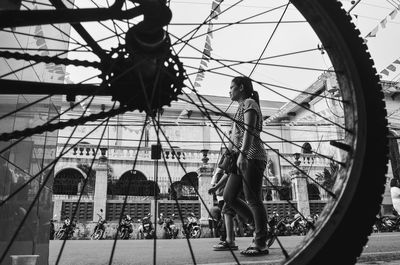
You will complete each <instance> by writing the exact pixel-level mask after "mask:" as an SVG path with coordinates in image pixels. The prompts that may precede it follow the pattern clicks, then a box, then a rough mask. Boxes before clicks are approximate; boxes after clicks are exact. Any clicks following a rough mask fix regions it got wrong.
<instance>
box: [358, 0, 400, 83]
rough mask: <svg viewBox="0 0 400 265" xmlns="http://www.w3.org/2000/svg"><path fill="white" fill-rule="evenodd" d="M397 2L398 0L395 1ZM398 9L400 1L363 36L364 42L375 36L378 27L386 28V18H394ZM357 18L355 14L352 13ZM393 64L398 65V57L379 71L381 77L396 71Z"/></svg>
mask: <svg viewBox="0 0 400 265" xmlns="http://www.w3.org/2000/svg"><path fill="white" fill-rule="evenodd" d="M397 2H399V1H397ZM399 10H400V2H399V3H398V6H397V7H396V6H395V9H393V10H392V11H391V12H390V13H389V15H387V16H386V17H385V18H384V19H382V20H381V21H380V22H379V24H378V25H376V27H374V28H373V29H372V30H371V31H370V32H369V33H368V34H367V35H366V36H365V37H364V43H367V42H368V38H374V37H376V35H377V33H378V31H379V29H380V28H381V29H384V28H386V25H387V23H388V20H389V19H391V20H394V19H395V18H396V16H397V15H398V13H399ZM354 16H355V17H356V18H357V15H354ZM395 64H399V65H400V58H397V59H395V60H394V61H393V62H392V63H391V64H389V65H388V66H386V67H385V68H384V69H383V70H382V71H380V74H381V77H382V75H386V76H388V75H389V74H390V71H391V72H395V71H396V69H397V68H396V66H395Z"/></svg>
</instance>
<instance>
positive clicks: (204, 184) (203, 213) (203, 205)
mask: <svg viewBox="0 0 400 265" xmlns="http://www.w3.org/2000/svg"><path fill="white" fill-rule="evenodd" d="M201 152H202V153H203V159H202V161H203V165H202V166H201V167H200V168H199V169H198V170H197V174H198V178H199V189H198V192H199V197H201V199H202V200H200V223H201V224H208V217H209V214H208V211H209V210H210V209H211V207H213V205H214V200H213V196H212V195H210V194H208V189H209V187H210V183H211V179H212V175H213V171H214V168H213V167H212V166H211V165H209V164H208V159H209V158H208V157H207V153H208V150H202V151H201Z"/></svg>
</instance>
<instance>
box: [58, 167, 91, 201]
mask: <svg viewBox="0 0 400 265" xmlns="http://www.w3.org/2000/svg"><path fill="white" fill-rule="evenodd" d="M84 180H85V178H84V176H83V175H82V173H81V172H80V171H79V170H77V169H74V168H67V169H63V170H61V171H60V172H58V173H57V175H56V176H55V177H54V183H53V194H60V195H77V194H78V192H80V189H81V188H82V185H83V183H84Z"/></svg>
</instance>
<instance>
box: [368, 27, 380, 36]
mask: <svg viewBox="0 0 400 265" xmlns="http://www.w3.org/2000/svg"><path fill="white" fill-rule="evenodd" d="M377 32H378V26H376V27H375V28H374V29H373V30H372V31H371V32H370V33H368V35H367V36H366V38H368V37H376V33H377Z"/></svg>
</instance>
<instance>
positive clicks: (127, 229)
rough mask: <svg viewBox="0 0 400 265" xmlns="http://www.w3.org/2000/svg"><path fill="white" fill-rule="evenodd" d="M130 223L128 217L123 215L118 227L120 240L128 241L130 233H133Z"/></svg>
mask: <svg viewBox="0 0 400 265" xmlns="http://www.w3.org/2000/svg"><path fill="white" fill-rule="evenodd" d="M132 221H133V220H132V218H131V217H130V216H129V215H125V216H124V218H123V219H122V220H121V223H120V224H119V226H118V235H119V238H120V239H129V238H130V237H131V233H132V232H133V228H132Z"/></svg>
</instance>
